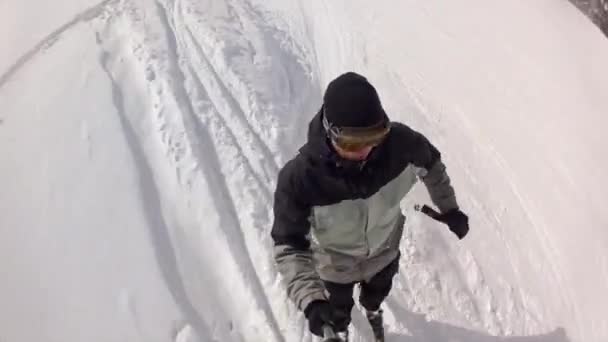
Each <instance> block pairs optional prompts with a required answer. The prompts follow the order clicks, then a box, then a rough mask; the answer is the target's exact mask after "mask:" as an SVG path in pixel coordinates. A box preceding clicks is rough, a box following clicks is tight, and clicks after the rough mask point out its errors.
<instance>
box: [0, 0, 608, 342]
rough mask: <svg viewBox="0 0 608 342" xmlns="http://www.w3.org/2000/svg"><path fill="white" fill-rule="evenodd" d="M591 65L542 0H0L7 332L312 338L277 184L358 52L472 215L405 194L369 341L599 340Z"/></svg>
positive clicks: (590, 33) (605, 250)
mask: <svg viewBox="0 0 608 342" xmlns="http://www.w3.org/2000/svg"><path fill="white" fill-rule="evenodd" d="M606 61H608V42H607V41H606V39H605V37H604V36H602V33H601V32H600V31H599V29H597V28H596V27H595V26H594V25H593V24H592V23H591V22H590V21H589V20H588V19H587V18H586V17H585V16H584V15H583V14H581V13H580V12H579V11H578V10H577V9H576V8H575V7H574V6H573V5H571V4H569V3H568V2H567V1H557V0H535V1H530V0H510V1H484V0H463V1H458V2H456V1H424V0H407V1H397V0H392V1H389V0H378V1H374V2H371V1H362V0H357V1H347V0H334V1H329V0H289V1H285V0H157V1H153V0H106V1H103V2H96V1H92V0H91V1H89V0H56V1H33V0H23V1H17V0H4V1H0V274H1V277H2V278H1V279H0V341H2V342H29V341H57V342H65V341H74V342H75V341H104V342H105V341H129V342H131V341H133V342H137V341H175V342H198V341H200V342H202V341H217V342H220V341H221V342H229V341H234V342H236V341H254V342H257V341H260V342H262V341H264V342H266V341H276V342H291V341H315V340H316V339H315V338H314V337H312V336H311V335H310V333H308V331H307V327H306V322H305V320H304V318H303V316H302V314H301V313H299V312H298V311H297V310H295V308H294V307H293V305H292V304H291V303H290V302H289V301H288V300H287V298H286V297H285V290H284V288H283V285H282V284H281V282H280V278H279V277H278V276H277V272H276V270H275V268H274V266H273V260H272V255H271V246H272V242H271V239H270V235H269V233H270V226H271V223H272V193H273V190H274V186H275V181H276V175H277V172H278V170H279V168H280V167H281V165H283V164H284V163H285V162H286V161H287V160H289V159H290V158H291V157H292V156H293V155H294V153H295V151H296V149H297V148H298V147H299V146H300V144H301V143H302V142H303V141H304V138H305V133H306V128H307V123H308V121H309V119H310V118H311V117H312V115H313V114H314V113H315V111H316V110H317V109H318V107H319V106H320V99H321V96H322V92H323V90H324V88H325V86H326V85H327V83H328V82H329V81H330V80H331V79H333V78H334V77H335V76H337V75H339V74H340V73H342V72H345V71H349V70H353V71H357V72H360V73H362V74H364V75H366V76H367V77H368V78H369V79H370V81H371V82H372V83H373V84H374V85H375V86H376V87H377V89H378V91H379V93H380V95H381V98H382V100H383V103H384V105H385V107H386V109H387V112H388V113H389V115H390V117H391V118H392V119H393V120H399V121H402V122H404V123H406V124H408V125H410V126H412V127H413V128H415V129H417V130H419V131H421V132H423V133H424V134H426V135H427V136H428V137H429V138H430V139H431V141H432V142H433V143H435V144H436V145H437V146H438V147H439V149H440V150H441V151H442V153H443V158H444V160H445V162H446V164H447V166H448V171H449V173H450V175H451V177H452V180H453V184H454V186H455V188H456V191H457V196H458V199H459V202H460V204H461V206H462V209H463V210H464V211H465V212H467V213H468V214H469V215H470V219H471V233H470V234H469V235H468V236H467V238H466V239H465V240H463V241H458V240H457V239H456V238H455V237H454V236H453V235H452V234H451V233H450V232H449V231H448V230H447V229H446V228H445V226H442V225H440V224H437V223H435V222H433V221H432V220H430V219H428V218H426V217H423V216H421V215H420V214H418V213H416V212H414V211H413V210H412V207H413V205H414V204H415V203H427V202H428V196H427V194H426V192H425V190H424V187H422V186H419V187H418V188H417V189H416V191H415V192H414V193H413V194H412V196H410V197H409V198H408V199H406V200H405V201H404V203H403V210H404V212H406V214H407V215H408V222H407V227H406V232H405V236H404V238H403V240H402V253H403V258H402V264H401V268H400V272H399V274H398V275H397V277H396V278H395V287H394V289H393V291H392V293H391V296H390V297H389V298H388V300H387V302H386V306H385V313H386V314H385V317H386V323H387V325H388V328H387V330H388V341H392V342H396V341H411V342H503V341H504V342H606V341H608V211H607V210H606V208H605V206H606V204H608V201H607V200H606V196H607V195H608V178H606V177H607V176H606V175H608V157H607V156H608V154H607V153H606V152H605V151H606V149H607V147H608V142H606V140H605V139H606V138H605V137H606V135H605V131H606V129H607V128H606V127H607V125H608V119H607V117H606V115H607V114H608V102H607V99H608V97H607V91H606V87H607V85H608V68H606ZM353 316H354V327H353V331H354V339H353V340H354V341H355V342H359V341H361V342H363V341H368V340H369V338H370V336H371V332H370V331H369V328H368V326H367V324H366V322H365V319H364V316H363V315H362V314H361V313H360V311H359V309H355V310H354V313H353Z"/></svg>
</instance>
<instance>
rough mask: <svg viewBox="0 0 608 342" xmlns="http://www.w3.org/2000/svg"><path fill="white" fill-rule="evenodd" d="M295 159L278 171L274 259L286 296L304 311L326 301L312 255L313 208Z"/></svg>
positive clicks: (273, 235)
mask: <svg viewBox="0 0 608 342" xmlns="http://www.w3.org/2000/svg"><path fill="white" fill-rule="evenodd" d="M300 172H301V170H298V168H297V166H296V165H295V160H292V161H290V162H288V163H287V164H286V165H285V166H284V167H283V169H282V170H281V171H280V172H279V178H278V181H277V188H276V191H275V197H274V222H273V226H272V233H271V235H272V239H273V240H274V259H275V262H276V264H277V267H278V270H279V273H280V274H281V275H282V277H283V281H284V282H285V284H286V287H287V295H288V296H289V298H290V299H291V300H293V301H294V303H295V304H296V305H297V307H298V308H299V309H300V310H302V311H304V310H305V309H306V307H307V306H308V304H310V303H311V302H312V301H315V300H326V296H325V287H324V285H323V283H322V282H321V280H320V278H319V275H318V274H317V271H316V270H315V265H314V261H313V256H312V250H311V248H310V240H309V237H308V234H309V232H310V222H309V221H308V217H309V215H310V212H311V205H310V204H309V203H308V200H307V198H306V196H305V194H304V193H303V191H301V189H302V182H301V180H300V179H298V176H297V174H298V173H300Z"/></svg>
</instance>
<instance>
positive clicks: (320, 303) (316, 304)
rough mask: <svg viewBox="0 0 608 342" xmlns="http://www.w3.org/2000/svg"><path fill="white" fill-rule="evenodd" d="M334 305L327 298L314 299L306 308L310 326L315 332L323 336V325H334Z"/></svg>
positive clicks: (311, 330) (305, 312)
mask: <svg viewBox="0 0 608 342" xmlns="http://www.w3.org/2000/svg"><path fill="white" fill-rule="evenodd" d="M333 311H334V310H333V307H332V306H331V305H330V304H329V302H328V301H326V300H315V301H312V302H311V303H310V304H308V306H307V307H306V309H305V310H304V315H305V316H306V319H308V328H309V329H310V332H312V333H313V334H315V335H317V336H320V337H323V326H324V325H332V326H333V322H332V319H333Z"/></svg>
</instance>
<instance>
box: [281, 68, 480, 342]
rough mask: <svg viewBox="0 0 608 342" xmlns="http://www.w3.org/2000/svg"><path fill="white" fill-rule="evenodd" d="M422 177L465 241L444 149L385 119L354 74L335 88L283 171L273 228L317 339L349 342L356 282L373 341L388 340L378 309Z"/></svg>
mask: <svg viewBox="0 0 608 342" xmlns="http://www.w3.org/2000/svg"><path fill="white" fill-rule="evenodd" d="M417 178H421V179H422V181H423V182H424V184H425V185H426V187H427V188H428V191H429V194H430V196H431V199H432V201H433V203H434V204H435V205H436V206H437V207H438V208H439V210H440V212H441V219H442V221H443V222H446V223H447V224H448V226H449V228H450V230H451V231H452V232H454V233H455V234H456V235H457V236H458V237H459V238H461V239H462V238H463V237H464V236H465V235H466V234H467V232H468V230H469V228H468V218H467V216H466V215H465V214H464V213H462V212H461V211H460V210H459V208H458V204H457V202H456V197H455V195H454V190H453V188H452V186H451V185H450V179H449V177H448V175H447V174H446V171H445V165H444V164H443V163H442V161H441V158H440V153H439V151H438V150H437V149H436V148H435V147H434V146H433V145H432V144H431V143H430V142H429V141H428V140H427V139H426V138H425V137H424V136H423V135H422V134H420V133H418V132H416V131H414V130H412V129H411V128H409V127H407V126H406V125H403V124H401V123H397V122H391V121H389V118H388V116H387V115H386V113H385V112H384V109H383V108H382V105H381V103H380V99H379V97H378V94H377V92H376V90H375V89H374V87H373V86H372V85H371V84H370V83H369V82H368V81H367V79H366V78H364V77H363V76H361V75H358V74H356V73H353V72H349V73H346V74H343V75H341V76H339V77H338V78H336V79H335V80H333V81H332V82H330V84H329V85H328V87H327V89H326V92H325V94H324V97H323V105H322V107H321V110H320V111H319V113H317V115H316V116H315V117H314V118H313V119H312V121H311V122H310V125H309V128H308V141H307V142H306V144H305V145H304V146H303V147H301V148H300V150H299V153H298V155H296V156H295V157H294V158H293V159H292V160H290V161H289V162H287V164H286V165H285V166H284V167H283V168H282V169H281V171H280V172H279V177H278V183H277V188H276V192H275V199H274V201H275V202H274V215H275V218H274V223H273V227H272V238H273V240H274V243H275V259H276V262H277V265H278V269H279V272H280V273H281V274H282V276H283V277H284V279H285V281H286V284H287V292H288V296H289V297H290V298H291V299H292V300H293V301H294V302H295V304H296V305H297V306H298V308H299V309H301V310H302V311H304V314H305V316H306V318H307V319H308V323H309V328H310V330H311V332H312V333H314V334H315V335H318V336H322V335H323V327H324V326H330V327H332V328H333V329H334V330H335V331H337V332H339V334H340V336H342V338H343V339H344V340H347V339H348V325H349V324H350V320H351V310H352V308H353V305H354V300H353V287H354V285H355V284H360V287H361V292H360V293H361V294H360V298H359V302H360V304H361V305H362V306H363V308H365V310H366V316H367V318H368V320H369V322H370V324H371V327H372V330H373V332H374V335H375V336H376V341H384V329H383V323H382V310H381V309H380V305H381V303H382V302H383V301H384V299H385V298H386V296H387V295H388V293H389V291H390V289H391V287H392V278H393V276H394V275H395V274H396V273H397V270H398V268H399V256H400V253H399V243H400V239H401V236H402V233H403V225H404V222H405V217H404V216H403V214H402V213H401V210H400V206H399V203H400V202H401V200H402V199H403V197H404V196H405V195H406V194H407V193H408V192H409V190H410V189H411V188H412V187H413V185H414V184H415V183H416V180H417ZM309 233H311V234H309ZM311 240H312V241H311Z"/></svg>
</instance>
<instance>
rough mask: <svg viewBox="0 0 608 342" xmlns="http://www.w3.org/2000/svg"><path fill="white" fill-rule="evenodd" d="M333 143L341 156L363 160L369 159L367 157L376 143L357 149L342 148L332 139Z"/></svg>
mask: <svg viewBox="0 0 608 342" xmlns="http://www.w3.org/2000/svg"><path fill="white" fill-rule="evenodd" d="M332 145H333V146H334V149H335V150H336V152H337V153H338V155H339V156H340V157H342V158H344V159H347V160H353V161H363V160H365V159H367V157H369V154H370V153H371V152H372V150H373V149H374V147H375V145H371V146H363V147H361V148H360V149H357V150H344V149H342V148H340V146H338V145H337V144H336V143H335V142H333V141H332Z"/></svg>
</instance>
